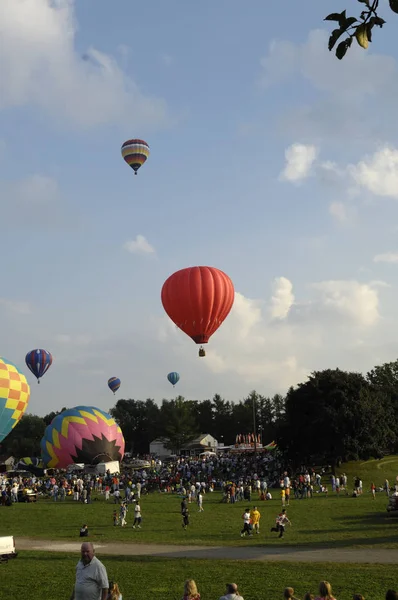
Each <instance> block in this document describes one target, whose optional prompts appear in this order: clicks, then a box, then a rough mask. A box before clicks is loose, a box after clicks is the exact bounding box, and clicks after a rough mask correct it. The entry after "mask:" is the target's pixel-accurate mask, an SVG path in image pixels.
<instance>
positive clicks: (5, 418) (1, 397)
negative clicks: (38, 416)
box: [0, 358, 30, 442]
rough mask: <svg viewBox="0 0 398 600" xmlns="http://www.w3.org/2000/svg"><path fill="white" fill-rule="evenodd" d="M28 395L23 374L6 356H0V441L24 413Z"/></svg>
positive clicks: (28, 389)
mask: <svg viewBox="0 0 398 600" xmlns="http://www.w3.org/2000/svg"><path fill="white" fill-rule="evenodd" d="M29 397H30V387H29V384H28V382H27V381H26V378H25V375H24V374H23V373H22V372H21V371H20V370H19V369H18V367H16V366H15V365H14V364H13V363H11V362H10V361H9V360H7V359H6V358H0V442H1V441H3V440H4V438H5V437H6V436H7V435H8V434H9V433H10V431H11V429H13V428H14V427H15V425H16V424H17V423H18V421H19V420H20V419H21V417H22V415H23V414H24V412H25V410H26V408H27V406H28V402H29Z"/></svg>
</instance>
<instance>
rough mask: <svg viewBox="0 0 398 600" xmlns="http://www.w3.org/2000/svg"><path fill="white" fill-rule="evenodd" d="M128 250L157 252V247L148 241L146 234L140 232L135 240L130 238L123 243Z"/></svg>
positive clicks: (145, 252)
mask: <svg viewBox="0 0 398 600" xmlns="http://www.w3.org/2000/svg"><path fill="white" fill-rule="evenodd" d="M123 248H124V249H125V250H127V252H131V253H132V254H155V253H156V250H155V248H154V247H153V246H152V245H151V244H150V243H149V242H148V240H147V239H146V237H145V236H143V235H140V234H138V235H137V237H136V238H135V240H130V241H128V242H126V243H125V244H124V245H123Z"/></svg>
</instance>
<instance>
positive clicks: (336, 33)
mask: <svg viewBox="0 0 398 600" xmlns="http://www.w3.org/2000/svg"><path fill="white" fill-rule="evenodd" d="M343 33H344V29H341V28H340V29H333V31H332V33H331V34H330V37H329V44H328V48H329V50H332V49H333V48H334V45H335V43H336V42H337V40H338V39H339V37H340V36H341V35H342V34H343Z"/></svg>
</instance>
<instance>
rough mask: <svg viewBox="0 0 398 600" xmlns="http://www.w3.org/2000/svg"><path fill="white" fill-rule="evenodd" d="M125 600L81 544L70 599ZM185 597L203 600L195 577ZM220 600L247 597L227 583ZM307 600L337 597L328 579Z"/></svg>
mask: <svg viewBox="0 0 398 600" xmlns="http://www.w3.org/2000/svg"><path fill="white" fill-rule="evenodd" d="M281 596H283V598H284V600H298V598H297V596H296V593H295V590H294V588H293V587H286V588H285V589H284V591H283V593H282V594H281ZM88 599H89V600H123V596H122V590H121V588H120V586H119V584H118V583H116V582H109V580H108V573H107V570H106V567H105V566H104V565H103V563H102V562H101V561H100V560H99V559H98V558H97V557H96V556H95V549H94V546H93V544H92V543H90V542H84V543H83V544H82V545H81V558H80V560H79V562H78V563H77V565H76V578H75V585H74V587H73V590H72V594H71V596H70V600H88ZM181 600H201V595H200V592H199V589H198V586H197V584H196V582H195V580H193V579H187V580H186V581H185V584H184V587H183V590H182V598H181ZM219 600H244V598H243V596H242V595H241V593H240V591H239V589H238V585H237V584H236V583H227V584H226V586H225V592H224V594H223V595H221V596H220V598H219ZM303 600H336V599H335V597H334V595H333V591H332V586H331V584H330V583H329V582H328V581H321V582H320V583H319V586H318V593H317V594H313V593H312V592H311V591H306V592H305V593H304V594H303ZM352 600H365V598H364V597H363V596H362V594H360V593H354V594H353V595H352ZM385 600H398V592H396V591H395V590H391V589H390V590H387V592H386V594H385Z"/></svg>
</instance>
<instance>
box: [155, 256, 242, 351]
mask: <svg viewBox="0 0 398 600" xmlns="http://www.w3.org/2000/svg"><path fill="white" fill-rule="evenodd" d="M161 298H162V304H163V308H164V310H165V311H166V313H167V314H168V315H169V317H170V319H171V320H172V321H173V322H174V323H175V324H176V325H177V327H179V328H180V329H181V330H182V331H183V332H184V333H186V334H187V335H189V337H190V338H192V339H193V341H194V342H195V344H207V342H208V341H209V339H210V337H211V336H212V335H213V333H214V332H215V331H217V329H218V328H219V327H220V325H221V323H222V322H223V321H224V319H225V318H226V317H227V316H228V314H229V312H230V310H231V308H232V305H233V303H234V299H235V290H234V284H233V283H232V281H231V279H230V278H229V277H228V275H226V274H225V273H224V272H223V271H220V270H219V269H216V268H214V267H189V268H187V269H181V270H180V271H177V272H176V273H173V275H171V276H170V277H169V278H168V279H167V280H166V281H165V282H164V284H163V287H162V293H161ZM199 356H205V351H204V350H203V348H200V350H199Z"/></svg>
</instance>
